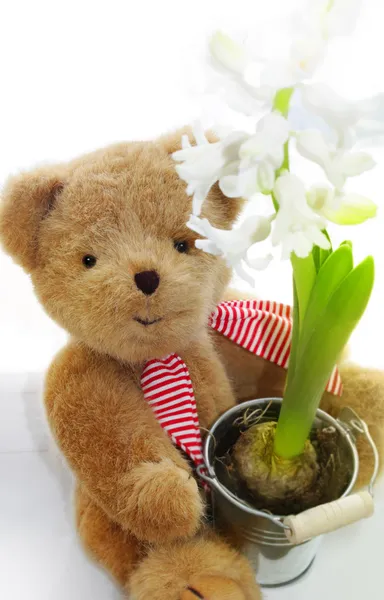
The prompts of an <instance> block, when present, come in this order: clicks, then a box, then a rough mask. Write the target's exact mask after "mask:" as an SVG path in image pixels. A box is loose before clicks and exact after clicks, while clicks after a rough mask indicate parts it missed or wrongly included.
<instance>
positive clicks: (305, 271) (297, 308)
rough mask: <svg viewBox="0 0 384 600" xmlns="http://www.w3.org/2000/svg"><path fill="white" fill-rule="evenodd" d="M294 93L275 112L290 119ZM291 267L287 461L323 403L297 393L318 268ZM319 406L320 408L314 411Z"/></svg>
mask: <svg viewBox="0 0 384 600" xmlns="http://www.w3.org/2000/svg"><path fill="white" fill-rule="evenodd" d="M293 92H294V88H293V87H292V88H286V89H283V90H279V91H278V92H277V94H276V96H275V100H274V104H273V108H274V110H276V111H278V112H280V113H281V114H282V115H283V116H284V117H287V116H288V112H289V105H290V101H291V98H292V94H293ZM283 171H289V141H287V142H286V143H285V144H284V160H283V163H282V165H281V167H280V169H279V170H278V171H277V173H276V177H278V176H279V175H280V174H281V173H282V172H283ZM272 199H273V202H274V205H275V209H276V211H278V209H279V207H278V203H277V201H276V198H275V197H274V195H272ZM291 263H292V270H293V289H294V302H293V330H292V342H291V351H290V358H289V367H288V372H287V380H286V387H285V393H284V400H283V404H282V408H281V412H280V417H279V420H278V424H277V428H276V436H275V442H274V452H275V454H276V455H277V456H279V457H281V458H287V459H290V458H293V457H295V456H299V455H300V454H301V453H302V452H303V451H304V447H305V442H306V440H307V438H308V435H309V432H310V429H311V426H312V421H313V412H314V413H316V408H317V406H318V403H319V398H317V397H316V398H313V402H312V403H310V404H311V406H309V405H308V398H307V396H306V395H304V396H303V394H300V393H297V390H295V389H294V381H295V371H296V363H297V354H298V347H299V341H300V330H301V325H302V323H303V320H304V315H305V312H306V310H307V306H308V302H309V297H310V294H311V291H312V287H313V285H314V282H315V279H316V268H315V263H314V260H313V256H312V253H310V254H309V256H308V257H307V258H298V257H297V256H296V255H295V254H292V255H291ZM315 405H316V408H314V406H315Z"/></svg>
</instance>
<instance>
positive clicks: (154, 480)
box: [124, 459, 203, 544]
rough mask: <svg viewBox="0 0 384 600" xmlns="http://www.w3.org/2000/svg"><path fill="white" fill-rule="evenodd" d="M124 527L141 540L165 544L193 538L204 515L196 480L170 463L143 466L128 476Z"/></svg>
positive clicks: (165, 461) (168, 461) (163, 462)
mask: <svg viewBox="0 0 384 600" xmlns="http://www.w3.org/2000/svg"><path fill="white" fill-rule="evenodd" d="M129 488H130V494H129V497H128V498H127V506H126V507H125V510H124V513H125V514H126V517H127V520H128V519H129V522H127V526H128V527H129V529H130V530H131V531H132V533H133V534H134V535H135V536H136V537H137V538H138V539H140V540H144V541H147V542H151V543H154V544H158V543H161V544H164V543H168V542H171V541H173V540H176V539H178V538H184V537H191V536H193V535H194V534H195V533H196V531H197V529H198V527H199V525H200V519H201V517H202V514H203V502H202V499H201V496H200V493H199V489H198V486H197V483H196V481H195V479H194V478H193V477H192V476H191V475H190V473H189V472H188V471H186V470H185V469H181V468H180V467H178V466H176V465H175V464H174V463H173V462H172V461H171V460H167V459H164V460H162V461H160V462H158V463H142V464H141V465H139V466H138V467H136V468H135V469H134V470H133V471H132V472H131V473H130V475H129Z"/></svg>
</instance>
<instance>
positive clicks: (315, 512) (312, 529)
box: [283, 407, 379, 544]
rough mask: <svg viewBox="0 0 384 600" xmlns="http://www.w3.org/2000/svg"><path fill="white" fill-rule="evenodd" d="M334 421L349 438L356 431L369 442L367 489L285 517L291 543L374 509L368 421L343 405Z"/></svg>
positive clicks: (375, 453) (376, 466)
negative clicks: (370, 475) (369, 469)
mask: <svg viewBox="0 0 384 600" xmlns="http://www.w3.org/2000/svg"><path fill="white" fill-rule="evenodd" d="M338 421H339V423H340V425H342V427H343V428H344V429H345V431H346V434H347V435H348V436H350V437H352V439H353V441H356V436H357V435H358V434H362V435H364V436H365V437H366V439H367V441H368V443H369V445H370V446H371V449H372V453H373V459H374V466H373V473H372V477H371V479H370V482H369V484H368V489H367V490H365V491H361V492H357V493H355V494H351V495H350V496H345V497H344V498H340V499H339V500H335V501H334V502H328V503H327V504H321V505H320V506H316V507H315V508H311V509H309V510H305V511H304V512H302V513H300V514H298V515H294V516H293V515H291V516H289V517H285V518H284V519H283V523H284V524H285V525H286V526H288V529H286V530H285V534H286V536H287V538H288V540H289V541H290V542H291V543H292V544H302V543H303V542H305V541H307V540H309V539H311V538H312V537H316V536H317V535H322V534H324V533H329V532H331V531H335V530H337V529H340V527H344V526H345V525H350V524H352V523H356V522H357V521H360V520H361V519H365V518H367V517H371V516H372V515H373V513H374V501H373V486H374V484H375V481H376V479H377V475H378V472H379V453H378V451H377V448H376V445H375V442H374V441H373V439H372V436H371V434H370V432H369V429H368V425H367V424H366V423H365V421H363V420H362V419H360V417H359V416H358V415H357V414H356V413H355V411H354V410H352V409H351V408H349V407H345V408H343V410H342V411H341V413H340V416H339V419H338Z"/></svg>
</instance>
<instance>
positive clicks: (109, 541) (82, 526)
mask: <svg viewBox="0 0 384 600" xmlns="http://www.w3.org/2000/svg"><path fill="white" fill-rule="evenodd" d="M76 518H77V528H78V532H79V534H80V537H81V541H82V543H83V545H84V547H85V550H86V551H87V552H88V554H89V555H90V556H91V557H92V558H93V559H94V560H95V561H96V562H97V563H99V564H100V565H101V566H102V567H104V568H105V569H106V570H107V571H109V573H110V574H111V575H112V576H113V577H114V578H115V579H116V580H117V582H118V583H119V584H120V585H121V587H125V586H126V583H127V581H128V580H129V577H130V576H131V574H132V571H133V569H134V568H135V566H136V565H137V563H138V561H139V560H140V556H141V555H142V552H141V548H140V543H139V542H138V540H136V539H135V538H134V537H133V536H131V535H130V534H129V533H127V532H125V531H123V529H121V527H120V526H119V525H117V524H116V523H114V522H113V521H111V519H110V518H109V517H108V515H106V514H105V512H104V511H103V510H102V509H101V508H100V507H99V506H97V504H95V503H94V502H93V500H91V498H90V497H89V496H88V494H87V492H86V491H85V490H84V489H82V488H81V486H79V487H78V489H77V491H76Z"/></svg>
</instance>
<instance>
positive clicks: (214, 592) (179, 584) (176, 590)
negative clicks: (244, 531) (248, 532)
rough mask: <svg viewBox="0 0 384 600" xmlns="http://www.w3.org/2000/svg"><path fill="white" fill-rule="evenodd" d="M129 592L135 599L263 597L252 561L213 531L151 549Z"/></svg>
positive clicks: (255, 599) (245, 599)
mask: <svg viewBox="0 0 384 600" xmlns="http://www.w3.org/2000/svg"><path fill="white" fill-rule="evenodd" d="M127 591H128V593H130V594H132V596H133V597H134V598H135V600H148V598H151V600H208V599H209V600H261V593H260V590H259V587H258V586H257V584H256V581H255V574H254V572H253V570H252V568H251V566H250V565H249V563H248V561H247V560H246V559H245V558H244V557H243V556H241V555H240V554H239V553H238V552H236V551H235V550H234V549H232V548H230V546H228V545H227V544H226V543H225V542H224V541H222V540H221V539H220V538H219V537H217V536H215V535H214V534H213V533H212V532H211V531H205V532H202V533H200V534H199V535H198V536H196V537H195V538H193V539H191V540H188V541H185V540H183V541H179V542H175V543H173V544H171V545H167V546H162V547H161V548H154V549H152V550H150V552H149V553H148V555H147V557H146V558H144V560H143V561H142V562H141V563H140V564H139V566H138V568H137V569H136V571H135V572H134V573H133V576H132V577H131V580H130V582H129V584H128V588H127Z"/></svg>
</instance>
